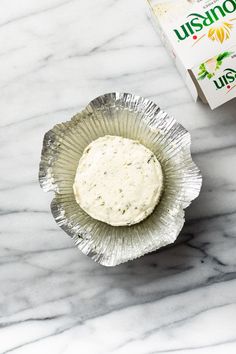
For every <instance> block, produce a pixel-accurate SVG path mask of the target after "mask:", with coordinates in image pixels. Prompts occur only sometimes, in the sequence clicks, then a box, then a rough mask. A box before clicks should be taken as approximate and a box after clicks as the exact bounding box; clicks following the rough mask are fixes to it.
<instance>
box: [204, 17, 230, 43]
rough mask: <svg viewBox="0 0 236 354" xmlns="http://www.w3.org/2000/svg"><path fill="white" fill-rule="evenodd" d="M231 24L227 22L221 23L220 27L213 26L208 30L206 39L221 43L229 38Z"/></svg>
mask: <svg viewBox="0 0 236 354" xmlns="http://www.w3.org/2000/svg"><path fill="white" fill-rule="evenodd" d="M232 28H233V24H232V23H229V22H223V23H222V25H221V26H215V27H212V28H210V29H209V31H208V38H210V39H211V40H212V41H218V42H220V43H223V42H224V41H225V40H227V39H229V38H230V35H231V31H232Z"/></svg>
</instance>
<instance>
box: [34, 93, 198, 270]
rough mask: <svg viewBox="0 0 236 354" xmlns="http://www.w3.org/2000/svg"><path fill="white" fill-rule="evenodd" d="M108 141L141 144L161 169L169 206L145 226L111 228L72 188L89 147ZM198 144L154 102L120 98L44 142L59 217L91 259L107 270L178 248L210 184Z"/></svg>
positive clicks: (44, 178) (44, 166) (45, 175)
mask: <svg viewBox="0 0 236 354" xmlns="http://www.w3.org/2000/svg"><path fill="white" fill-rule="evenodd" d="M104 135H118V136H122V137H125V138H129V139H134V140H138V141H139V142H140V143H142V144H143V145H145V146H146V147H147V148H149V149H150V150H151V151H153V153H154V154H155V155H156V157H157V159H158V160H159V161H160V163H161V166H162V170H163V174H164V188H163V193H162V196H161V200H160V202H159V204H158V205H157V207H156V208H155V210H154V212H153V213H152V214H151V215H150V216H149V217H148V218H147V219H145V220H144V221H142V222H141V223H139V224H136V225H133V226H127V227H114V226H110V225H108V224H105V223H103V222H100V221H98V220H94V219H93V218H91V217H90V216H89V215H88V214H86V213H85V212H84V211H83V210H82V209H81V208H80V206H79V205H78V204H77V203H76V201H75V197H74V193H73V188H72V186H73V183H74V178H75V173H76V169H77V166H78V163H79V160H80V157H81V156H82V154H83V151H84V149H85V148H86V146H87V145H88V144H90V143H91V142H92V141H93V140H95V139H97V138H99V137H101V136H104ZM190 144H191V138H190V134H189V132H188V131H187V130H186V129H185V128H183V127H182V126H181V125H180V124H179V123H177V122H176V121H175V119H174V118H172V117H170V116H168V114H167V113H166V112H164V111H163V110H161V109H160V108H159V107H158V106H157V105H156V104H155V103H154V102H152V101H150V100H148V99H145V98H143V97H139V96H135V95H132V94H128V93H117V92H115V93H109V94H105V95H102V96H100V97H98V98H96V99H94V100H93V101H92V102H90V103H89V105H88V106H87V107H86V108H85V109H84V110H83V111H82V112H80V113H78V114H76V115H75V116H74V117H73V118H72V119H71V120H70V121H68V122H65V123H62V124H57V125H56V126H54V128H53V129H51V130H49V131H48V132H47V133H46V134H45V137H44V141H43V149H42V155H41V162H40V170H39V181H40V185H41V187H42V188H43V190H44V191H46V192H48V191H53V192H54V193H55V196H54V199H53V200H52V203H51V211H52V214H53V216H54V218H55V220H56V223H57V224H58V225H59V226H60V227H61V228H62V229H63V230H64V231H65V232H66V233H67V234H68V235H69V236H71V237H72V239H73V240H74V242H75V244H76V246H77V247H78V248H79V249H80V250H81V251H82V252H83V253H84V254H86V255H87V256H89V257H91V258H92V259H93V260H94V261H96V262H98V263H100V264H102V265H104V266H115V265H117V264H120V263H123V262H126V261H129V260H132V259H135V258H137V257H140V256H142V255H144V254H146V253H148V252H152V251H155V250H157V249H158V248H160V247H163V246H166V245H168V244H171V243H173V242H174V241H175V240H176V238H177V236H178V234H179V232H180V231H181V229H182V227H183V224H184V209H185V208H186V207H187V206H188V205H189V204H190V203H191V201H192V200H193V199H195V198H196V197H197V196H198V195H199V192H200V189H201V184H202V178H201V174H200V171H199V169H198V168H197V166H196V165H195V164H194V163H193V161H192V158H191V152H190ZM147 188H148V186H147Z"/></svg>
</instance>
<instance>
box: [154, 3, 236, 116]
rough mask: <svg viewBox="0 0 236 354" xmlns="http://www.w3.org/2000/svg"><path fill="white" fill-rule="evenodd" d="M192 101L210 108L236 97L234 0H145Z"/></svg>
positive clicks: (235, 5)
mask: <svg viewBox="0 0 236 354" xmlns="http://www.w3.org/2000/svg"><path fill="white" fill-rule="evenodd" d="M148 3H149V5H150V7H151V10H152V15H153V16H152V17H153V19H154V22H155V23H156V25H157V28H158V29H159V33H160V35H161V37H162V40H163V41H164V43H165V45H166V47H167V48H168V49H169V51H170V53H171V55H172V56H173V58H174V60H175V63H176V65H177V67H178V69H179V71H180V73H181V75H182V76H183V78H184V80H185V82H186V84H187V85H188V87H189V89H190V91H191V93H192V96H193V97H194V99H195V100H197V98H198V97H200V98H201V99H202V101H204V102H206V103H208V104H209V105H210V107H211V108H212V109H214V108H216V107H218V106H220V105H222V104H223V103H225V102H227V101H229V100H231V99H233V98H235V97H236V0H169V1H163V0H162V1H159V0H148Z"/></svg>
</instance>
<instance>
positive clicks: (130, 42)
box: [0, 0, 236, 354]
mask: <svg viewBox="0 0 236 354" xmlns="http://www.w3.org/2000/svg"><path fill="white" fill-rule="evenodd" d="M0 9H1V11H0V63H1V65H0V92H1V94H0V107H1V118H0V126H1V129H0V139H1V142H0V146H1V148H0V156H1V177H0V284H1V286H0V315H1V318H0V353H12V354H13V353H14V354H15V353H16V354H21V353H22V354H29V353H30V354H31V353H34V354H35V353H42V352H47V353H50V354H59V353H60V354H62V353H63V354H78V353H79V354H87V353H88V354H108V353H114V354H154V353H175V354H191V353H193V354H222V353H227V354H231V353H236V256H235V254H236V177H235V174H236V112H235V111H236V110H235V109H236V103H235V102H231V103H229V104H227V105H226V106H225V107H221V108H219V109H217V110H216V111H214V112H212V111H210V109H209V108H208V107H207V106H204V105H203V104H201V103H198V104H195V103H193V102H192V99H191V97H190V94H189V93H188V91H187V89H186V88H185V86H184V84H183V82H182V80H181V78H180V77H179V75H178V73H177V71H176V69H175V67H174V66H173V65H172V61H171V59H170V58H169V57H168V55H167V53H166V51H165V49H164V48H163V47H162V45H161V43H160V40H159V38H158V37H157V35H156V34H155V32H154V30H153V28H152V26H151V24H150V21H149V19H148V15H147V8H146V4H145V0H135V1H127V0H99V1H98V0H93V1H88V0H64V1H63V0H41V1H32V0H22V1H20V2H19V1H18V0H12V1H8V0H2V1H1V3H0ZM115 90H117V91H126V92H133V93H136V94H139V95H142V96H146V97H149V98H151V99H153V100H155V101H156V102H157V103H159V104H160V105H161V106H162V107H163V108H164V109H166V110H168V112H170V113H171V114H173V115H174V116H175V117H176V119H177V120H178V121H179V122H181V123H182V124H183V125H184V126H185V127H186V128H187V129H189V130H190V132H191V134H192V137H193V145H192V151H193V154H194V159H195V161H196V162H197V163H198V165H199V167H200V168H201V170H202V173H203V177H204V183H203V189H202V193H201V196H200V197H199V199H198V200H197V201H195V202H194V203H193V205H192V206H191V207H190V208H189V209H188V212H187V222H186V226H185V227H184V229H183V231H182V233H181V235H180V236H179V238H178V241H177V243H176V245H175V246H173V247H170V248H167V249H163V250H161V251H159V252H157V253H156V254H152V255H148V256H146V257H143V258H141V259H139V260H136V261H134V262H130V263H127V264H123V265H121V266H119V267H117V268H104V267H102V266H99V265H97V264H95V263H93V262H92V261H91V260H90V259H89V258H87V257H86V256H84V255H82V254H81V253H80V252H79V251H78V250H77V249H76V248H74V246H73V243H72V241H71V240H70V238H69V237H68V236H67V235H66V234H65V233H63V231H62V230H60V229H59V228H58V227H57V225H56V224H55V222H54V220H53V218H52V216H51V214H50V211H49V203H50V200H51V198H52V195H51V194H45V193H43V191H42V190H41V189H40V187H39V185H38V181H37V175H38V163H39V159H40V151H41V144H42V139H43V134H44V133H45V132H46V131H47V130H48V129H50V128H51V127H52V126H53V125H54V124H55V123H57V122H60V121H63V120H67V119H69V118H70V117H71V116H72V115H73V114H74V113H76V112H77V111H79V110H80V109H81V108H82V107H83V106H85V105H86V104H87V103H88V102H89V101H90V100H91V99H92V98H94V97H96V96H97V95H99V94H102V93H105V92H111V91H115Z"/></svg>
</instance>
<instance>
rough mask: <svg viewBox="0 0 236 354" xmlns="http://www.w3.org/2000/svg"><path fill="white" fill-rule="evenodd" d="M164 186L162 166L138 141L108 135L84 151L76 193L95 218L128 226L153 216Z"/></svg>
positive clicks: (81, 203) (114, 224) (76, 196)
mask: <svg viewBox="0 0 236 354" xmlns="http://www.w3.org/2000/svg"><path fill="white" fill-rule="evenodd" d="M162 185H163V174H162V169H161V165H160V163H159V162H158V160H157V158H156V156H155V155H154V154H153V153H152V152H151V151H150V150H149V149H147V148H146V147H145V146H144V145H142V144H140V143H139V142H138V141H135V140H131V139H126V138H122V137H120V136H110V135H106V136H104V137H102V138H99V139H96V140H94V141H93V142H92V143H91V144H89V145H88V146H87V147H86V149H85V150H84V152H83V155H82V157H81V159H80V161H79V165H78V168H77V172H76V176H75V181H74V185H73V190H74V194H75V198H76V201H77V203H78V204H79V205H80V207H81V208H82V209H83V210H84V211H85V212H86V213H87V214H89V215H90V216H91V217H92V218H94V219H97V220H100V221H103V222H105V223H107V224H110V225H113V226H124V225H133V224H136V223H138V222H140V221H141V220H143V219H145V218H146V217H147V216H148V215H150V214H151V213H152V211H153V210H154V208H155V206H156V205H157V203H158V201H159V199H160V195H161V191H162Z"/></svg>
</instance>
